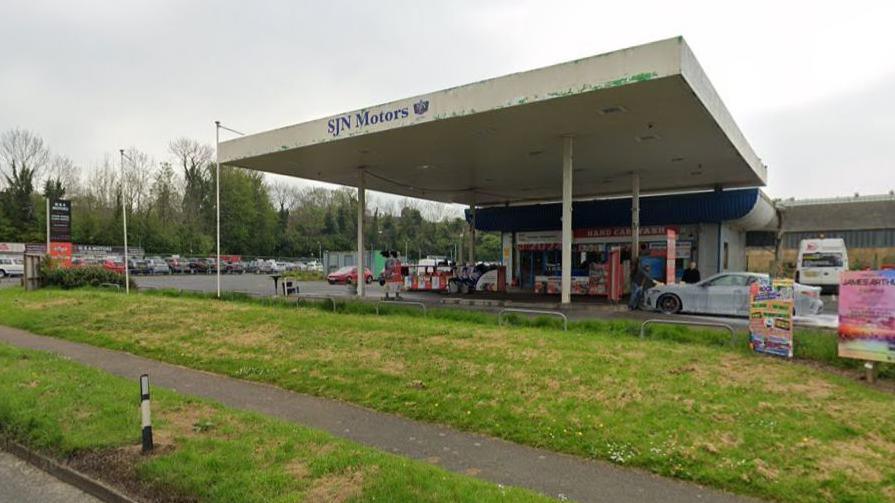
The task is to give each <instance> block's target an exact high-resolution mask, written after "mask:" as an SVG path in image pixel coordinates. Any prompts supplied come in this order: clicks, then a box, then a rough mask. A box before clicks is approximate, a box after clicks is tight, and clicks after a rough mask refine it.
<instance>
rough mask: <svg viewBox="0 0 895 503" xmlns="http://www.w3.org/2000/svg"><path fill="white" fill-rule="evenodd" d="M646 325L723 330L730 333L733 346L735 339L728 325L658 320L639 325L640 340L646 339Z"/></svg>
mask: <svg viewBox="0 0 895 503" xmlns="http://www.w3.org/2000/svg"><path fill="white" fill-rule="evenodd" d="M647 325H684V326H687V325H693V326H699V327H714V328H723V329H725V330H727V331H728V332H730V344H731V345H733V344H734V339H735V338H736V333H735V332H734V331H733V327H731V326H730V325H728V324H727V323H721V322H717V321H683V320H660V319H651V320H646V321H644V322H643V323H642V324H641V325H640V338H641V339H643V338H644V337H646V327H647Z"/></svg>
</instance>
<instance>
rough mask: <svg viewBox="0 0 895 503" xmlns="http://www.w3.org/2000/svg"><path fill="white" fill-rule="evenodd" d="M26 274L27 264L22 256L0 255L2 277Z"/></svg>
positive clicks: (0, 274)
mask: <svg viewBox="0 0 895 503" xmlns="http://www.w3.org/2000/svg"><path fill="white" fill-rule="evenodd" d="M23 274H25V264H24V263H23V262H22V259H20V258H12V257H2V256H0V278H5V277H6V276H21V275H23Z"/></svg>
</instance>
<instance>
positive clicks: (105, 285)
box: [99, 283, 121, 292]
mask: <svg viewBox="0 0 895 503" xmlns="http://www.w3.org/2000/svg"><path fill="white" fill-rule="evenodd" d="M99 287H100V288H114V289H115V290H117V291H119V292H120V291H121V285H119V284H117V283H100V284H99Z"/></svg>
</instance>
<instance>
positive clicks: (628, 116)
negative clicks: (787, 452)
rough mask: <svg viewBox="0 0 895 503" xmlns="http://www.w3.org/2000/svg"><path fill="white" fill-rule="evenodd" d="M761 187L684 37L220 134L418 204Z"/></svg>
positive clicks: (264, 161)
mask: <svg viewBox="0 0 895 503" xmlns="http://www.w3.org/2000/svg"><path fill="white" fill-rule="evenodd" d="M565 135H571V136H573V137H574V166H575V170H574V171H575V173H574V191H573V195H574V197H576V198H582V197H589V196H602V195H613V194H623V193H630V190H631V174H632V173H633V172H638V173H639V174H640V177H641V190H642V191H644V192H660V191H677V190H690V189H702V188H709V187H718V186H721V187H747V186H760V185H764V184H765V181H766V178H767V172H766V168H765V166H764V165H763V164H762V163H761V161H760V160H759V158H758V157H757V156H756V155H755V153H754V152H753V151H752V148H751V147H750V146H749V144H748V142H747V141H746V139H745V138H744V137H743V135H742V133H741V132H740V130H739V128H738V127H737V126H736V124H735V123H734V121H733V119H732V118H731V116H730V114H729V113H728V111H727V109H726V108H725V107H724V104H723V103H722V102H721V99H720V98H719V97H718V95H717V94H716V92H715V90H714V89H713V88H712V85H711V83H710V82H709V80H708V78H707V77H706V76H705V74H704V73H703V71H702V69H701V68H700V66H699V64H698V63H697V61H696V59H695V58H694V56H693V54H692V53H691V51H690V49H689V47H688V46H687V44H686V43H685V42H684V40H683V38H680V37H678V38H673V39H668V40H662V41H659V42H654V43H650V44H646V45H642V46H638V47H633V48H629V49H623V50H620V51H615V52H611V53H607V54H602V55H598V56H593V57H590V58H585V59H581V60H576V61H570V62H567V63H562V64H559V65H555V66H550V67H546V68H541V69H537V70H531V71H527V72H522V73H516V74H512V75H507V76H504V77H499V78H495V79H489V80H485V81H481V82H476V83H473V84H468V85H465V86H461V87H455V88H451V89H446V90H443V91H437V92H434V93H430V94H425V95H421V96H414V97H412V98H407V99H403V100H398V101H394V102H391V103H386V104H382V105H377V106H372V107H369V108H364V109H361V110H353V111H350V112H346V113H344V114H339V115H335V116H331V117H325V118H323V119H318V120H313V121H310V122H305V123H301V124H297V125H293V126H287V127H284V128H280V129H275V130H272V131H267V132H263V133H258V134H253V135H248V136H244V137H240V138H237V139H234V140H230V141H226V142H223V143H221V146H220V159H221V162H223V163H225V164H228V165H235V166H241V167H244V168H249V169H254V170H260V171H266V172H270V173H279V174H283V175H290V176H295V177H300V178H306V179H310V180H318V181H323V182H330V183H336V184H342V185H350V186H355V185H357V183H358V179H359V170H361V169H362V170H364V171H365V172H366V173H367V176H366V184H367V188H369V189H372V190H377V191H382V192H388V193H394V194H401V195H406V196H412V197H420V198H425V199H431V200H437V201H443V202H456V203H464V204H471V203H474V204H478V205H493V204H504V203H511V202H519V201H536V200H558V199H560V197H561V188H562V176H561V145H562V141H561V138H562V137H563V136H565Z"/></svg>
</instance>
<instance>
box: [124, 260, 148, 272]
mask: <svg viewBox="0 0 895 503" xmlns="http://www.w3.org/2000/svg"><path fill="white" fill-rule="evenodd" d="M127 269H128V271H130V273H131V274H149V273H150V270H149V263H148V262H147V261H145V260H142V259H133V258H132V259H129V260H128V261H127Z"/></svg>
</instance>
